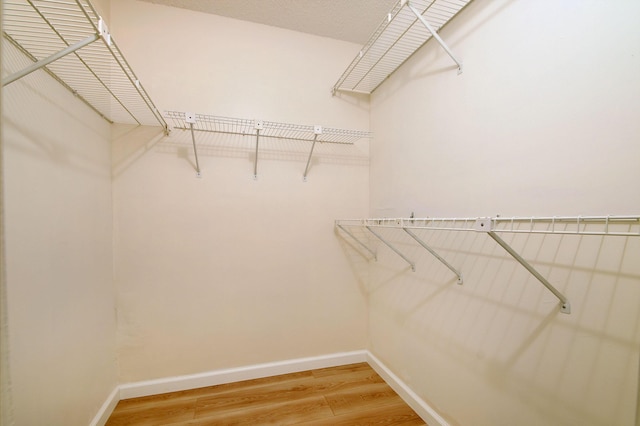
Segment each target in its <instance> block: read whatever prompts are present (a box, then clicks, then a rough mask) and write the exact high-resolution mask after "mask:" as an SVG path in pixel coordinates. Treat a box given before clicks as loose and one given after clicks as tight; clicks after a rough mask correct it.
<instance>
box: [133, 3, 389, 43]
mask: <svg viewBox="0 0 640 426" xmlns="http://www.w3.org/2000/svg"><path fill="white" fill-rule="evenodd" d="M142 1H146V2H149V3H156V4H162V5H166V6H174V7H179V8H183V9H190V10H195V11H198V12H205V13H212V14H215V15H221V16H226V17H229V18H234V19H241V20H244V21H251V22H257V23H260V24H266V25H271V26H274V27H280V28H287V29H290V30H294V31H301V32H305V33H310V34H315V35H319V36H323V37H331V38H335V39H338V40H345V41H351V42H354V43H358V44H361V45H363V44H365V43H366V41H367V40H368V39H369V36H370V35H371V34H372V33H373V32H374V31H375V29H376V28H377V27H378V25H379V24H380V23H381V22H382V20H383V19H384V18H385V17H386V15H387V13H388V12H389V11H391V9H392V8H393V5H394V4H395V3H396V2H397V1H398V0H142Z"/></svg>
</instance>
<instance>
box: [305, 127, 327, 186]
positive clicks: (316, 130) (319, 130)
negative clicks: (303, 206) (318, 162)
mask: <svg viewBox="0 0 640 426" xmlns="http://www.w3.org/2000/svg"><path fill="white" fill-rule="evenodd" d="M313 133H314V134H313V143H312V144H311V150H310V151H309V158H307V166H306V167H305V168H304V175H303V176H302V179H303V180H304V181H305V182H306V181H307V173H309V165H310V164H311V156H312V155H313V148H315V147H316V142H317V141H318V135H321V134H322V126H318V125H315V126H313Z"/></svg>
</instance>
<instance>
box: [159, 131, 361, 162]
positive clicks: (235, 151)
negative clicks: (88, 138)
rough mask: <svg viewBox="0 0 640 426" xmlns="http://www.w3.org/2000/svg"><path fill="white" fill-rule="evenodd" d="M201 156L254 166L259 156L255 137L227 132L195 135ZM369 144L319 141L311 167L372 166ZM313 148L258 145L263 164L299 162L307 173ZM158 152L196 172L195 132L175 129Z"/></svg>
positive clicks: (307, 144) (268, 141)
mask: <svg viewBox="0 0 640 426" xmlns="http://www.w3.org/2000/svg"><path fill="white" fill-rule="evenodd" d="M195 139H196V147H197V150H198V156H199V157H225V158H240V159H247V161H248V162H250V163H252V164H253V162H254V161H255V155H256V136H255V135H245V136H243V135H235V134H225V133H210V132H195ZM367 145H368V141H366V140H363V141H358V142H356V143H354V144H336V143H329V142H317V143H316V144H315V146H314V147H313V153H312V156H311V164H310V167H313V165H318V164H335V165H348V166H361V167H368V166H369V154H368V146H367ZM311 148H312V141H299V140H290V139H280V138H278V139H276V138H270V137H265V136H263V137H260V139H259V142H258V159H259V161H265V160H266V161H291V162H299V163H300V166H301V170H304V167H305V165H306V162H307V160H308V158H309V154H310V152H311ZM158 152H161V153H165V154H171V155H176V156H177V157H179V158H181V159H183V160H186V161H188V162H189V163H190V164H191V165H192V166H193V167H194V169H195V161H194V152H193V142H192V139H191V132H190V131H187V130H180V129H175V130H173V131H172V132H171V134H170V135H169V137H166V138H163V139H162V141H161V142H160V143H159V144H158Z"/></svg>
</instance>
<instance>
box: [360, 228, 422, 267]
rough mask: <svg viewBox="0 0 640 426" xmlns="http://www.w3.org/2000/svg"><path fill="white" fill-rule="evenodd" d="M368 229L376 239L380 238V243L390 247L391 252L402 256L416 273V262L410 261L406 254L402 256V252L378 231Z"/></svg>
mask: <svg viewBox="0 0 640 426" xmlns="http://www.w3.org/2000/svg"><path fill="white" fill-rule="evenodd" d="M366 228H367V229H368V230H369V232H371V233H372V234H373V235H375V236H376V238H378V239H379V240H380V241H382V242H383V243H384V244H385V245H386V246H387V247H389V248H390V249H391V250H393V252H394V253H395V254H397V255H398V256H400V257H401V258H403V259H404V261H405V262H407V263H408V264H409V265H410V266H411V270H412V271H413V272H415V271H416V264H415V263H414V262H412V261H411V260H409V259H408V258H407V257H406V256H405V255H404V254H402V252H401V251H400V250H398V249H397V248H395V247H394V246H393V245H392V244H391V243H390V242H388V241H387V240H385V239H384V238H383V237H382V236H381V235H380V234H378V233H377V232H376V231H374V230H373V229H371V227H370V226H366Z"/></svg>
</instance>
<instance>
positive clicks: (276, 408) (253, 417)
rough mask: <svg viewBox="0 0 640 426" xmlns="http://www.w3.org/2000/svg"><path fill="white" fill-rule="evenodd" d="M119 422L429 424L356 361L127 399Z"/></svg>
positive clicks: (115, 417) (181, 425) (114, 420)
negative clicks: (336, 365) (348, 363)
mask: <svg viewBox="0 0 640 426" xmlns="http://www.w3.org/2000/svg"><path fill="white" fill-rule="evenodd" d="M106 425H107V426H118V425H137V426H144V425H154V426H155V425H165V426H187V425H190V426H194V425H200V426H202V425H252V426H255V425H281V426H285V425H300V426H310V425H316V426H322V425H327V426H328V425H332V426H334V425H376V426H383V425H425V422H424V421H423V420H422V419H421V418H420V417H419V416H418V415H417V414H416V413H415V412H414V411H413V410H412V409H411V408H410V407H409V406H408V405H407V404H406V403H405V402H404V401H403V400H402V398H400V396H399V395H398V394H397V393H396V392H395V391H394V390H393V389H392V388H391V387H390V386H389V385H388V384H387V383H386V382H385V381H384V380H383V379H382V378H381V377H380V376H379V375H378V374H377V373H376V372H375V371H374V370H373V369H372V368H371V366H369V364H367V363H357V364H350V365H343V366H338V367H330V368H322V369H316V370H309V371H306V372H300V373H292V374H284V375H280V376H273V377H267V378H260V379H254V380H247V381H244V382H235V383H227V384H222V385H217V386H209V387H206V388H199V389H191V390H186V391H179V392H171V393H167V394H161V395H153V396H146V397H141V398H132V399H127V400H122V401H120V402H119V403H118V405H117V406H116V408H115V410H114V412H113V413H112V415H111V417H110V418H109V420H108V421H107V423H106Z"/></svg>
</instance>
